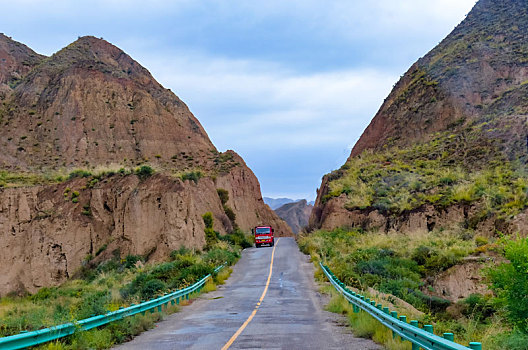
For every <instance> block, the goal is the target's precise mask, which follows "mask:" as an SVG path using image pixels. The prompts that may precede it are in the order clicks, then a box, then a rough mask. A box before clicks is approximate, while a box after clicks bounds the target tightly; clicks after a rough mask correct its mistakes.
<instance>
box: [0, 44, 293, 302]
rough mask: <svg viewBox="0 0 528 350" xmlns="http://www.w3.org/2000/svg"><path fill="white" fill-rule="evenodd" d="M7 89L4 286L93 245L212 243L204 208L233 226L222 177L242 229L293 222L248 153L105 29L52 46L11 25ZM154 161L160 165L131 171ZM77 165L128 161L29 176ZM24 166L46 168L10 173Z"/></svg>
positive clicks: (57, 276)
mask: <svg viewBox="0 0 528 350" xmlns="http://www.w3.org/2000/svg"><path fill="white" fill-rule="evenodd" d="M0 89H1V91H0V102H1V103H0V123H1V124H2V127H1V128H0V149H1V152H0V250H2V254H1V255H0V296H1V295H5V294H6V293H9V292H25V291H29V292H34V291H36V290H37V289H38V288H40V287H43V286H50V285H57V284H60V283H61V282H63V281H65V280H66V279H67V278H69V277H72V276H74V275H75V273H76V272H77V271H78V270H79V269H80V268H81V267H82V266H83V262H84V263H85V259H86V257H88V256H93V257H94V259H93V260H92V263H94V264H96V263H98V262H101V261H104V260H105V259H109V258H111V257H113V256H120V257H124V256H126V255H127V254H135V255H143V256H145V257H148V261H157V260H161V259H164V258H166V257H167V256H168V255H169V253H170V252H171V251H172V250H174V249H178V248H180V247H181V246H186V247H194V248H198V249H202V248H203V246H204V244H205V236H204V223H203V219H202V215H203V214H204V213H206V212H208V211H210V212H212V213H213V214H214V218H215V221H214V229H215V230H216V231H218V232H220V233H226V232H231V231H232V230H233V226H234V225H233V222H231V221H230V219H229V218H228V217H227V216H226V214H225V211H224V208H223V204H222V203H221V201H220V198H219V196H218V193H217V189H220V188H222V189H225V190H227V191H228V193H229V201H228V203H227V205H228V206H229V207H230V208H231V209H232V210H233V212H234V213H235V214H236V221H235V223H234V224H236V225H237V226H238V227H240V228H241V229H242V230H245V231H246V232H248V231H249V230H250V228H251V227H253V226H255V225H258V224H271V225H273V226H274V227H276V228H277V231H276V232H277V233H278V235H291V234H292V233H291V230H290V229H289V227H288V226H287V225H286V223H285V222H283V221H282V220H281V219H279V217H277V216H276V215H275V213H274V212H273V211H272V210H271V209H270V208H269V207H268V206H267V205H265V204H264V202H263V200H262V196H261V193H260V185H259V183H258V180H257V178H256V177H255V175H254V174H253V172H252V171H251V170H250V169H249V168H248V167H247V166H246V164H245V163H244V161H243V160H242V158H241V157H240V156H238V155H237V154H236V153H235V152H233V151H227V152H224V153H220V152H218V151H217V149H216V148H215V147H214V145H213V144H212V142H211V141H210V140H209V138H208V136H207V134H206V132H205V130H204V129H203V127H202V126H201V124H200V123H199V121H198V119H196V118H195V117H194V116H193V115H192V113H191V112H190V111H189V109H188V108H187V106H186V105H185V104H184V103H183V102H182V101H181V100H180V99H179V98H178V97H177V96H176V95H175V94H174V93H172V92H171V91H170V90H167V89H165V88H163V87H162V86H161V85H160V84H159V83H158V82H157V81H156V80H155V79H154V78H153V77H152V76H151V74H150V73H149V72H148V71H147V70H146V69H145V68H143V67H142V66H141V65H139V63H137V62H136V61H134V60H133V59H132V58H131V57H130V56H128V55H127V54H126V53H124V52H123V51H122V50H121V49H119V48H117V47H115V46H113V45H112V44H110V43H108V42H106V41H104V40H102V39H97V38H94V37H82V38H79V40H77V41H76V42H74V43H72V44H70V45H69V46H68V47H66V48H64V49H62V50H60V51H59V52H57V53H56V54H54V55H53V56H51V57H48V58H46V57H44V56H41V55H38V54H36V53H35V52H33V51H32V50H31V49H29V48H27V47H26V46H25V45H23V44H20V43H17V42H15V41H13V40H12V39H10V38H8V37H6V36H4V35H0ZM143 165H145V166H150V167H152V168H154V169H155V174H154V175H153V176H150V177H148V176H147V177H144V178H140V177H138V176H136V175H130V174H129V173H130V170H131V169H134V168H136V167H138V166H143ZM77 168H82V169H84V170H86V171H91V172H93V173H97V172H99V171H101V169H103V170H106V171H107V174H109V172H108V170H112V169H113V170H114V171H115V170H117V169H119V168H122V169H123V170H125V169H126V171H123V173H119V172H117V173H114V175H104V176H103V178H102V179H100V180H99V181H94V182H90V181H91V180H93V178H92V177H88V178H74V179H71V180H68V181H66V182H63V183H59V184H51V185H37V186H30V185H31V184H33V183H35V182H38V181H39V179H40V180H42V179H44V178H48V179H54V178H55V177H56V176H57V175H59V174H65V173H66V174H68V173H69V172H70V171H72V170H74V169H77ZM110 173H111V172H110ZM125 174H129V175H125ZM184 175H188V177H186V176H184ZM19 176H20V178H22V179H26V178H34V179H36V180H35V181H26V182H24V180H22V181H18V182H17V181H14V182H13V181H11V180H9V179H10V178H11V179H13V178H18V177H19ZM182 178H191V180H186V181H182V180H181V179H182ZM6 179H7V180H6ZM10 181H11V182H10ZM50 182H56V181H55V180H50V181H44V183H50ZM2 186H4V188H2ZM16 186H18V187H16ZM20 186H24V187H20ZM74 192H75V193H76V192H78V193H79V195H78V197H76V198H75V200H72V199H73V197H72V194H73V193H74Z"/></svg>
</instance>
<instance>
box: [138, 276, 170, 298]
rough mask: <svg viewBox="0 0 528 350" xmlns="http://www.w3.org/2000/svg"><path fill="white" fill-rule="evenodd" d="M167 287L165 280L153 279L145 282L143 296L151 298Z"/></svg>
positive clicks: (142, 290) (142, 289)
mask: <svg viewBox="0 0 528 350" xmlns="http://www.w3.org/2000/svg"><path fill="white" fill-rule="evenodd" d="M166 288H167V285H166V284H165V283H164V282H162V281H160V280H158V279H151V280H149V281H147V282H146V283H145V285H144V286H143V288H141V296H142V297H143V298H145V299H151V298H152V297H154V296H155V295H156V294H157V293H159V292H160V291H163V290H165V289H166Z"/></svg>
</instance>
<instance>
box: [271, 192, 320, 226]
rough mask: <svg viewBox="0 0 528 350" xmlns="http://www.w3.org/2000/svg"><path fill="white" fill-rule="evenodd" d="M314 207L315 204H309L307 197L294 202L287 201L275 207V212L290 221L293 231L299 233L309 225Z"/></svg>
mask: <svg viewBox="0 0 528 350" xmlns="http://www.w3.org/2000/svg"><path fill="white" fill-rule="evenodd" d="M312 208H313V206H312V205H309V204H308V202H307V201H306V199H303V200H300V201H297V202H293V203H286V204H284V205H282V206H280V207H279V208H277V209H275V213H277V215H278V216H279V217H280V218H281V219H283V220H284V221H286V222H287V223H288V225H289V226H290V227H291V229H292V231H293V233H299V232H300V231H301V230H302V229H303V228H305V227H306V226H308V219H309V218H310V214H311V213H312Z"/></svg>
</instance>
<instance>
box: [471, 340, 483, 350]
mask: <svg viewBox="0 0 528 350" xmlns="http://www.w3.org/2000/svg"><path fill="white" fill-rule="evenodd" d="M469 348H470V349H471V350H482V344H480V343H479V342H476V341H472V342H471V343H469Z"/></svg>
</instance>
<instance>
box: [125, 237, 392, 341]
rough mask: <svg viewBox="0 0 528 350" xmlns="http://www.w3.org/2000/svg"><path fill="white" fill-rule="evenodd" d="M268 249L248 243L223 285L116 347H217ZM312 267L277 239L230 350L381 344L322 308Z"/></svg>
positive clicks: (239, 313)
mask: <svg viewBox="0 0 528 350" xmlns="http://www.w3.org/2000/svg"><path fill="white" fill-rule="evenodd" d="M272 250H273V248H267V247H266V248H259V249H256V248H250V249H246V250H244V252H243V254H242V258H241V259H240V261H239V262H238V263H237V265H236V266H235V267H234V269H233V273H232V274H231V277H230V278H229V279H228V280H227V282H226V284H225V285H223V286H219V289H218V290H217V291H215V292H211V293H207V294H203V295H201V296H200V297H199V298H198V299H197V300H195V301H194V302H193V303H192V304H191V305H189V306H186V307H183V308H182V311H180V312H178V313H176V314H173V315H171V316H169V317H167V319H166V320H164V321H162V322H160V323H158V326H157V327H156V328H155V329H153V330H151V331H148V332H145V333H143V334H141V335H140V336H138V337H136V338H135V339H134V340H132V341H131V342H129V343H126V344H123V345H120V346H118V347H117V349H222V347H224V346H225V345H226V343H228V341H229V340H230V339H231V338H232V337H233V335H234V334H235V332H237V330H238V329H239V328H240V327H241V326H242V325H243V324H244V322H246V321H247V319H248V318H249V317H250V315H251V314H252V313H253V312H254V310H255V307H256V305H257V303H258V301H259V299H260V297H261V295H262V293H263V291H264V289H265V286H266V282H267V279H268V275H269V268H270V261H271V255H272ZM313 272H314V267H313V264H312V263H310V262H309V261H308V258H307V257H306V256H305V255H303V254H302V253H301V252H300V251H299V248H298V247H297V244H296V243H295V241H294V240H293V238H281V239H280V240H279V241H278V243H277V244H276V249H275V256H274V262H273V273H272V276H271V279H270V283H269V288H268V290H267V294H266V295H265V297H264V299H263V301H262V303H261V305H260V306H259V307H258V310H257V312H256V314H255V315H254V318H253V319H252V320H251V321H250V322H249V323H248V324H247V327H246V328H244V330H243V331H242V332H241V333H240V335H239V336H238V337H237V338H236V340H234V341H233V343H232V344H231V346H230V347H229V349H289V350H292V349H358V350H362V349H365V350H366V349H382V347H380V346H379V345H377V344H375V343H373V342H372V341H370V340H365V339H358V338H355V337H354V336H353V335H352V334H351V333H350V331H349V330H348V329H347V328H346V327H343V325H342V324H340V321H341V319H340V318H339V316H337V315H334V314H331V313H329V312H327V311H324V310H323V303H324V298H323V296H321V295H320V294H319V293H318V292H317V287H316V285H315V282H314V280H313Z"/></svg>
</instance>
